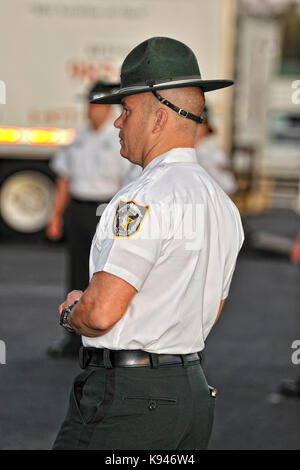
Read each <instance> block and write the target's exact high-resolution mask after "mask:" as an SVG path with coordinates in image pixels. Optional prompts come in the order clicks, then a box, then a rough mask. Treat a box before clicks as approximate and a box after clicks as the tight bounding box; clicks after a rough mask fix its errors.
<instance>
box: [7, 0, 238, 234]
mask: <svg viewBox="0 0 300 470" xmlns="http://www.w3.org/2000/svg"><path fill="white" fill-rule="evenodd" d="M234 30H235V0H210V2H207V1H205V0H186V1H185V2H183V1H182V0H2V1H1V6H0V80H1V81H2V87H3V88H5V91H6V93H5V94H6V100H5V104H4V103H3V104H0V235H1V234H4V233H5V234H7V233H9V234H11V235H13V234H15V235H16V234H23V235H25V236H30V235H32V234H42V233H44V227H45V224H46V221H47V217H48V214H49V210H50V206H51V199H52V191H53V179H54V175H53V174H52V172H51V171H50V170H49V167H48V162H49V159H50V158H51V157H52V155H53V154H54V152H55V150H56V149H57V146H59V145H66V144H68V143H69V142H70V141H71V140H72V138H73V136H74V132H75V130H76V129H77V128H79V127H80V126H82V125H83V124H84V102H83V100H82V98H81V97H82V95H83V93H84V92H85V91H86V90H87V88H88V87H89V86H90V84H91V83H92V82H93V81H94V80H96V79H99V78H103V79H118V77H119V69H120V65H121V63H122V61H123V59H124V58H125V56H126V55H127V53H128V52H129V51H130V50H131V49H132V48H133V47H134V46H135V45H137V44H138V43H140V42H141V41H143V40H145V39H147V38H149V37H152V36H168V37H173V38H175V39H178V40H181V41H183V42H185V43H186V44H188V45H189V46H190V47H191V48H192V49H193V50H194V52H195V53H196V55H197V56H198V59H199V64H200V67H201V73H202V76H203V77H204V78H232V76H233V44H234ZM4 85H5V86H4ZM2 91H3V90H2ZM231 96H232V91H231V90H230V89H226V90H224V91H222V92H221V93H219V92H216V93H213V94H212V96H211V98H209V100H210V99H211V100H213V103H214V104H215V105H216V106H215V108H216V109H218V112H217V115H216V116H217V119H219V122H220V125H219V128H220V133H219V136H220V141H221V142H220V144H221V145H222V146H223V147H226V146H227V147H228V146H229V145H230V127H231V124H230V121H229V119H228V118H229V117H230V113H229V112H228V111H229V110H230V105H231ZM224 115H226V119H223V117H224Z"/></svg>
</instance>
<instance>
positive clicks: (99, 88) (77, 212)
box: [46, 80, 134, 357]
mask: <svg viewBox="0 0 300 470" xmlns="http://www.w3.org/2000/svg"><path fill="white" fill-rule="evenodd" d="M116 87H118V84H113V83H109V82H104V81H102V80H99V81H97V82H96V83H94V84H93V86H92V87H91V89H90V91H89V93H88V94H87V96H86V100H87V103H88V104H87V119H88V125H87V126H86V127H85V128H84V129H82V130H79V131H78V132H77V133H76V135H75V138H74V140H73V142H72V143H71V144H70V145H68V146H67V147H65V148H62V149H61V150H59V151H58V152H57V153H56V154H55V155H54V157H53V159H52V160H51V162H50V167H51V169H52V170H53V171H54V172H55V173H56V174H57V180H56V186H55V195H54V201H53V207H52V211H51V214H50V218H49V221H48V224H47V227H46V233H47V235H48V237H49V238H50V239H52V240H56V239H58V238H60V237H61V235H62V232H63V218H64V220H65V227H64V233H65V234H66V239H67V247H68V258H69V259H68V270H67V275H68V279H67V290H66V292H70V291H71V290H74V289H79V290H84V289H85V288H86V287H87V286H88V283H89V265H88V260H89V253H90V247H91V241H92V238H93V236H94V233H95V230H96V226H97V222H98V221H99V217H97V216H96V211H97V207H98V205H99V204H101V203H102V204H104V203H108V202H109V201H110V200H111V198H112V197H113V196H114V195H115V194H116V192H117V191H118V190H119V189H120V188H121V187H122V186H123V179H124V177H125V176H126V177H127V179H128V176H130V175H127V173H128V171H129V169H130V168H131V167H134V165H131V164H130V163H129V162H128V161H127V160H125V159H121V158H120V147H119V143H118V131H117V129H115V127H114V126H113V121H112V118H111V114H112V106H111V105H109V104H106V105H101V106H100V105H95V104H90V103H89V101H88V100H89V98H90V96H93V94H94V93H99V92H103V93H108V92H109V91H111V90H112V89H113V88H116ZM66 208H67V209H66ZM80 346H81V340H80V337H79V336H77V335H74V334H70V333H67V332H66V335H65V338H64V339H62V340H58V341H57V342H55V343H54V344H53V345H51V346H50V347H49V348H48V350H47V352H48V354H49V355H50V356H52V357H62V356H74V354H78V350H79V347H80Z"/></svg>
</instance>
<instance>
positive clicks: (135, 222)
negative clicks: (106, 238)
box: [113, 199, 149, 237]
mask: <svg viewBox="0 0 300 470" xmlns="http://www.w3.org/2000/svg"><path fill="white" fill-rule="evenodd" d="M148 210H149V206H142V205H141V204H138V203H137V202H135V201H122V200H121V199H120V201H119V204H118V207H117V210H116V214H115V218H114V222H113V232H114V235H115V237H130V236H131V235H133V234H134V233H136V232H137V231H138V230H139V228H140V226H141V223H142V222H143V220H144V217H145V215H146V214H147V212H148Z"/></svg>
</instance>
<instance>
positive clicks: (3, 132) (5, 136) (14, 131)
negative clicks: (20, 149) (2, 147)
mask: <svg viewBox="0 0 300 470" xmlns="http://www.w3.org/2000/svg"><path fill="white" fill-rule="evenodd" d="M21 135H22V132H21V129H20V128H19V127H0V143H1V144H18V143H20V140H21Z"/></svg>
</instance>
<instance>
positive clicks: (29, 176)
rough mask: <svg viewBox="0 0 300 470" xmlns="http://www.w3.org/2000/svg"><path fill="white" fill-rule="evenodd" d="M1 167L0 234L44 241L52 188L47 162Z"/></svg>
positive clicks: (13, 164) (21, 163)
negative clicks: (41, 238) (42, 239)
mask: <svg viewBox="0 0 300 470" xmlns="http://www.w3.org/2000/svg"><path fill="white" fill-rule="evenodd" d="M0 168H1V173H0V174H1V177H0V234H1V235H2V236H12V237H13V238H18V237H19V238H23V239H24V238H37V237H39V238H40V237H43V238H45V226H46V223H47V221H48V217H49V213H50V210H51V205H52V199H53V189H54V183H53V175H52V172H51V171H50V170H48V165H47V163H46V162H33V163H32V164H30V162H24V161H23V162H13V163H12V162H6V163H4V164H3V165H2V164H1V167H0Z"/></svg>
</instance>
